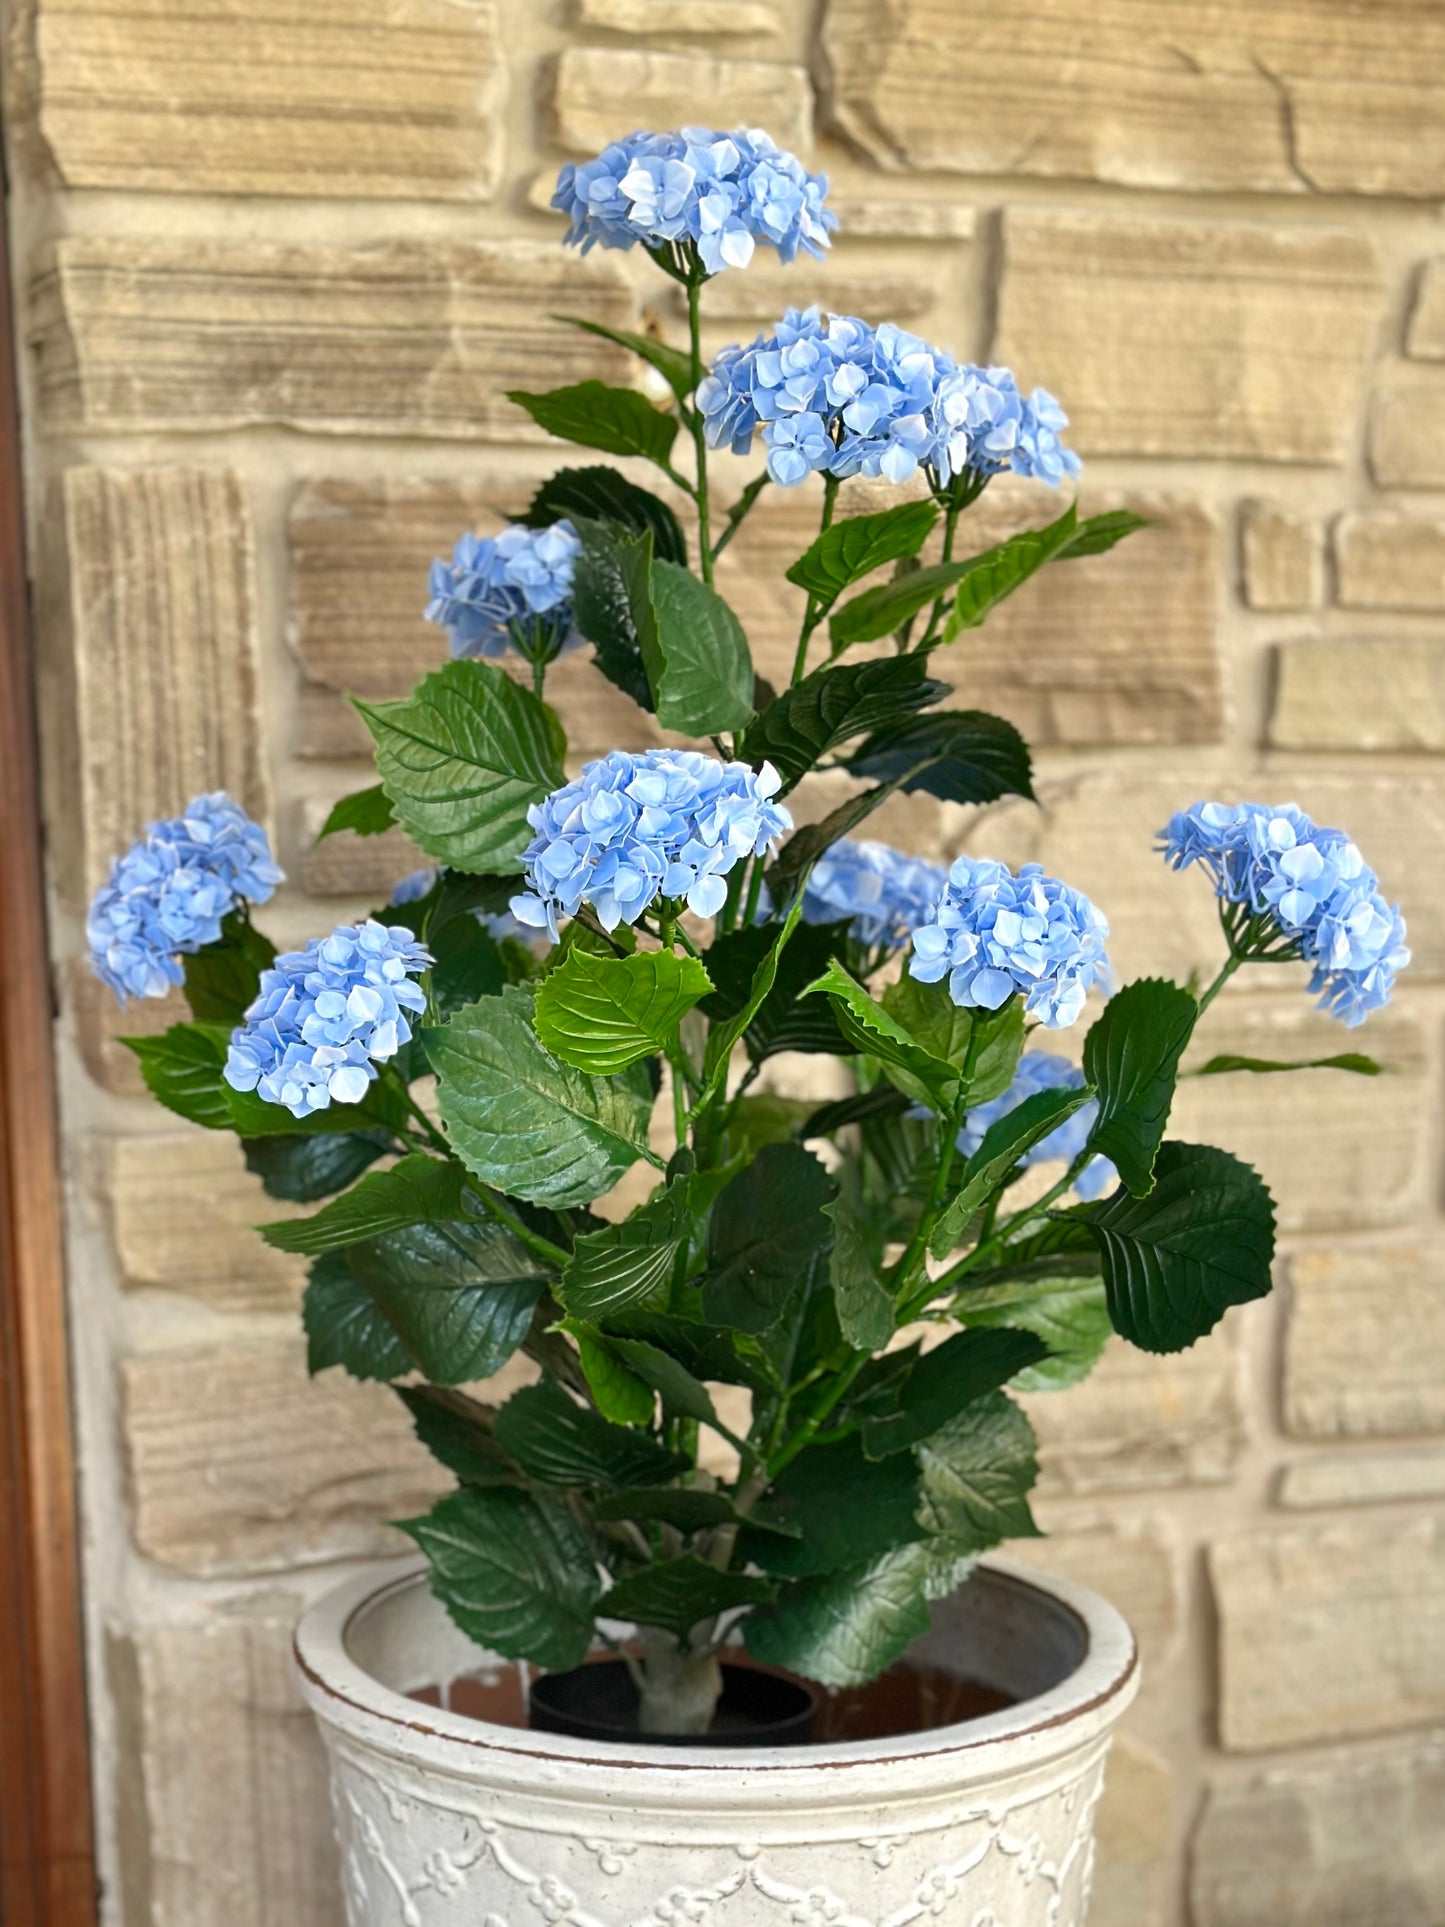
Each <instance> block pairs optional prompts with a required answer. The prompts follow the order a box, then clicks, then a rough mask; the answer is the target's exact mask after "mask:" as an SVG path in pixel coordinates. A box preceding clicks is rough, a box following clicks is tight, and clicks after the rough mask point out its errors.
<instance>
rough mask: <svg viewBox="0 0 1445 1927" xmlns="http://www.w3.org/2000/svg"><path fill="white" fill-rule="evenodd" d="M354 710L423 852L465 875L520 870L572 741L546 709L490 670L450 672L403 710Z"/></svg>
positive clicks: (398, 705) (428, 680) (461, 667)
mask: <svg viewBox="0 0 1445 1927" xmlns="http://www.w3.org/2000/svg"><path fill="white" fill-rule="evenodd" d="M353 700H355V699H353ZM356 708H357V710H358V712H359V713H360V715H361V718H362V720H363V722H364V723H365V724H366V726H367V728H368V729H369V730H370V731H371V734H372V737H373V738H374V740H375V742H376V762H377V767H378V769H379V770H380V771H381V780H382V782H383V784H384V785H385V787H386V793H387V795H388V796H389V797H390V798H391V801H392V807H393V808H394V809H395V811H396V817H397V821H398V822H399V823H400V824H401V825H402V827H403V828H404V829H405V830H406V831H407V833H408V835H409V836H410V837H411V838H412V840H413V841H414V842H415V843H417V844H419V845H420V847H421V848H422V849H423V850H426V851H428V852H429V854H430V855H432V856H434V857H439V858H440V859H441V861H442V862H443V863H448V864H450V865H451V866H452V867H453V868H454V869H457V870H520V869H521V867H522V865H521V854H522V851H523V850H524V849H525V848H526V846H527V843H528V841H529V839H530V837H531V834H532V832H531V828H530V826H529V825H528V822H527V810H528V808H529V806H530V805H531V804H533V803H540V802H541V800H542V798H543V797H544V796H546V795H548V794H549V793H550V792H551V791H552V790H554V789H557V788H559V787H560V786H561V784H562V782H563V780H564V778H563V770H562V754H563V751H564V750H565V748H566V738H565V737H564V736H563V734H562V730H561V726H560V725H559V724H558V721H557V718H556V717H555V716H554V715H553V714H552V712H551V710H550V709H548V708H547V706H546V704H545V703H540V702H538V700H537V698H536V697H535V696H534V695H533V694H532V692H531V690H530V689H524V688H523V687H522V685H521V684H520V683H516V682H513V680H512V678H511V677H510V676H509V675H507V674H506V672H505V671H504V670H501V669H494V668H492V667H491V666H490V664H488V663H482V662H449V663H448V664H447V665H446V667H445V668H443V669H438V670H436V671H434V672H433V674H431V675H430V676H427V677H425V678H424V679H423V680H422V681H421V682H420V683H418V684H417V686H416V688H415V689H414V690H413V691H412V693H411V695H410V696H408V697H406V698H404V700H402V701H401V702H394V703H364V702H360V701H356Z"/></svg>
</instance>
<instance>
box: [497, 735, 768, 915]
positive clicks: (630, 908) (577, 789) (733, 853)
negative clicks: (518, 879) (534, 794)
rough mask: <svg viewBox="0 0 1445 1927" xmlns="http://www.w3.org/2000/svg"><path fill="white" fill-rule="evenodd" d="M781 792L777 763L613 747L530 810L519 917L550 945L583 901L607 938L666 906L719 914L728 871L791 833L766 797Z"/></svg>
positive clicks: (515, 910)
mask: <svg viewBox="0 0 1445 1927" xmlns="http://www.w3.org/2000/svg"><path fill="white" fill-rule="evenodd" d="M781 787H782V778H781V777H780V776H779V775H778V772H777V771H776V770H775V769H774V768H773V766H772V764H771V763H764V764H763V766H762V768H761V769H760V770H757V771H754V770H752V769H750V768H749V767H748V765H747V764H746V763H723V762H719V761H718V760H717V759H716V758H715V757H712V756H704V755H703V754H702V753H701V752H700V751H698V750H691V749H650V750H648V751H646V752H645V753H644V754H643V755H640V756H634V755H632V754H630V753H629V752H628V751H627V750H622V749H614V750H613V751H612V752H611V753H610V754H609V755H607V756H604V757H603V758H602V759H601V760H600V761H598V762H595V763H588V764H586V765H584V767H583V770H582V774H581V776H580V777H578V778H577V780H576V781H575V782H572V783H567V784H564V785H563V787H562V788H561V789H559V790H554V791H553V792H552V794H551V795H550V796H549V797H547V798H546V799H545V800H544V801H543V802H541V803H534V804H533V805H532V807H531V809H530V810H528V812H527V820H528V822H529V823H530V824H531V825H532V828H533V829H534V830H535V831H536V835H535V836H534V837H533V839H532V842H531V844H530V845H529V846H528V848H527V851H526V854H525V856H524V858H523V867H524V869H525V872H526V879H527V883H528V885H529V886H530V888H529V890H528V891H527V893H526V894H524V895H522V896H516V897H513V898H512V914H513V915H514V916H515V917H516V918H517V921H518V922H519V923H524V924H527V925H529V926H531V927H532V928H534V929H542V928H545V929H547V930H548V931H549V932H550V934H551V937H552V941H553V942H554V943H555V942H556V941H557V919H558V917H559V916H568V917H571V916H575V915H576V914H577V910H578V908H579V906H580V905H582V904H584V903H588V904H591V906H592V908H593V909H594V910H595V911H596V912H597V919H598V921H599V923H601V924H602V926H603V928H604V929H606V930H615V929H616V928H617V925H618V924H619V923H636V921H637V919H638V918H639V917H640V916H641V915H642V913H643V912H644V910H646V909H647V907H648V905H649V904H650V903H653V902H655V901H656V900H657V899H658V898H659V897H669V898H672V899H674V900H676V899H681V900H683V901H685V902H686V904H687V907H688V908H689V909H690V910H692V911H695V912H696V914H697V915H698V916H701V917H712V916H716V915H717V913H718V911H719V910H721V908H722V906H723V903H724V902H725V900H726V898H727V885H726V883H725V882H724V881H723V879H724V878H725V877H726V876H727V874H728V872H729V871H730V870H731V869H732V867H733V865H734V864H735V863H737V862H738V861H739V860H740V859H741V858H743V857H747V856H761V855H762V854H763V852H764V851H765V850H766V849H767V848H768V846H769V845H770V844H771V842H772V841H773V839H774V837H777V836H780V835H782V834H783V832H784V831H786V830H790V829H791V828H792V827H793V819H792V817H791V816H790V815H789V813H788V811H787V810H786V809H784V808H783V806H782V805H781V804H780V803H774V802H773V801H772V800H771V799H772V798H773V797H774V796H776V795H777V793H778V790H779V789H780V788H781Z"/></svg>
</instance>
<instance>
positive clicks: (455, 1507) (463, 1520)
mask: <svg viewBox="0 0 1445 1927" xmlns="http://www.w3.org/2000/svg"><path fill="white" fill-rule="evenodd" d="M401 1529H402V1531H403V1532H406V1533H409V1534H410V1535H411V1537H412V1538H413V1539H415V1540H416V1542H417V1544H418V1545H419V1546H420V1547H421V1549H422V1551H423V1552H424V1553H425V1554H426V1556H427V1563H428V1565H429V1566H430V1568H431V1589H432V1591H433V1592H434V1593H435V1594H436V1596H437V1598H438V1599H439V1600H440V1601H441V1602H442V1604H443V1605H444V1606H445V1607H446V1609H447V1611H448V1612H449V1613H450V1614H451V1616H452V1618H453V1619H454V1620H455V1621H456V1623H457V1625H458V1626H460V1627H461V1629H462V1631H463V1632H464V1633H466V1634H467V1635H468V1637H469V1638H471V1639H474V1640H475V1641H476V1642H477V1644H478V1645H479V1646H481V1647H483V1648H485V1649H486V1650H487V1651H489V1652H493V1653H500V1654H501V1656H502V1657H503V1658H504V1659H528V1660H531V1662H532V1663H533V1665H534V1666H545V1667H548V1668H550V1669H551V1670H552V1671H554V1672H563V1671H566V1670H567V1668H569V1667H572V1666H579V1665H580V1664H581V1663H582V1661H583V1660H584V1659H585V1658H586V1657H587V1651H588V1648H589V1647H590V1646H591V1644H592V1627H593V1615H594V1613H595V1610H596V1606H597V1596H598V1594H599V1592H600V1591H601V1586H600V1584H599V1582H598V1578H597V1563H596V1554H595V1551H594V1549H593V1546H592V1542H591V1540H590V1539H589V1538H588V1536H587V1534H586V1533H585V1532H584V1531H583V1530H582V1528H581V1527H580V1526H579V1525H578V1524H577V1522H576V1521H575V1520H574V1519H573V1517H572V1515H571V1513H570V1512H569V1511H568V1510H567V1508H566V1506H564V1505H559V1504H557V1503H556V1502H554V1501H552V1500H544V1499H537V1498H533V1497H532V1496H531V1495H530V1494H529V1493H525V1492H507V1491H490V1492H489V1491H482V1490H480V1489H479V1488H477V1487H475V1486H464V1487H463V1488H462V1489H461V1491H459V1492H453V1493H451V1494H450V1496H449V1497H447V1498H445V1499H443V1500H442V1501H441V1503H440V1504H439V1505H435V1506H433V1507H432V1509H431V1511H430V1512H429V1513H427V1514H426V1516H425V1517H424V1518H420V1519H405V1520H402V1521H401Z"/></svg>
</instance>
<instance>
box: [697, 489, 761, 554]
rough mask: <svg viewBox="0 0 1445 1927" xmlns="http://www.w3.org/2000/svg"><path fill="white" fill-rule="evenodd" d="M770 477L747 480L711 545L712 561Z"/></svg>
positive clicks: (743, 520)
mask: <svg viewBox="0 0 1445 1927" xmlns="http://www.w3.org/2000/svg"><path fill="white" fill-rule="evenodd" d="M772 479H773V478H772V476H771V475H759V476H758V477H757V479H756V480H755V481H751V482H749V483H748V485H747V487H746V488H745V489H744V490H743V492H742V494H741V495H740V496H739V497H738V499H737V500H736V502H734V503H733V505H732V507H731V508H730V509H729V510H728V516H727V526H726V527H725V528H724V529H723V532H722V534H721V535H720V536H719V537H718V539H717V541H716V542H714V543H713V545H712V559H713V561H714V562H716V561H717V559H718V557H719V556H720V555H721V554H722V552H723V550H724V549H725V548H726V547H727V545H728V543H729V542H731V541H732V539H733V537H734V536H735V535H736V534H737V532H738V530H739V529H740V528H741V527H742V525H743V523H744V522H745V521H746V520H747V518H748V516H749V515H750V514H751V513H752V509H753V504H754V503H755V502H756V501H757V499H758V497H759V496H760V495H761V494H762V492H763V490H764V489H765V488H766V487H767V486H768V483H769V482H770V481H771V480H772Z"/></svg>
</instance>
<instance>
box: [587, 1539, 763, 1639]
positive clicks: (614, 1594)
mask: <svg viewBox="0 0 1445 1927" xmlns="http://www.w3.org/2000/svg"><path fill="white" fill-rule="evenodd" d="M772 1596H773V1587H772V1586H771V1585H770V1584H769V1582H768V1581H767V1580H766V1579H759V1578H756V1577H755V1576H753V1575H752V1574H750V1573H745V1572H719V1571H718V1569H717V1567H716V1566H710V1565H709V1564H708V1563H707V1561H706V1560H705V1559H699V1558H698V1556H697V1554H696V1553H695V1552H685V1553H683V1554H682V1556H681V1557H680V1558H677V1559H662V1560H659V1561H658V1562H657V1563H656V1564H655V1565H651V1566H640V1567H638V1569H637V1570H636V1571H635V1572H629V1573H625V1574H624V1575H623V1577H622V1578H621V1579H619V1580H618V1581H617V1583H616V1585H615V1586H613V1587H612V1589H611V1590H610V1591H609V1592H607V1593H605V1594H604V1595H603V1599H602V1606H601V1610H602V1612H603V1613H605V1614H606V1616H607V1618H608V1619H622V1620H630V1621H631V1622H632V1623H633V1624H634V1625H639V1626H661V1627H662V1629H663V1630H664V1632H669V1633H672V1634H673V1635H674V1637H676V1638H677V1639H686V1637H687V1635H688V1633H689V1632H691V1630H692V1628H693V1627H694V1626H696V1625H697V1624H698V1623H699V1621H700V1620H704V1619H713V1618H716V1616H717V1615H718V1614H719V1613H725V1612H731V1611H732V1610H733V1608H734V1607H737V1606H756V1605H761V1604H765V1603H766V1602H767V1601H768V1600H769V1599H771V1598H772Z"/></svg>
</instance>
